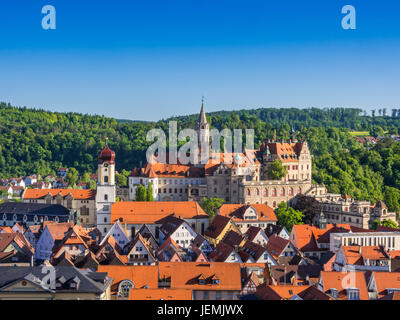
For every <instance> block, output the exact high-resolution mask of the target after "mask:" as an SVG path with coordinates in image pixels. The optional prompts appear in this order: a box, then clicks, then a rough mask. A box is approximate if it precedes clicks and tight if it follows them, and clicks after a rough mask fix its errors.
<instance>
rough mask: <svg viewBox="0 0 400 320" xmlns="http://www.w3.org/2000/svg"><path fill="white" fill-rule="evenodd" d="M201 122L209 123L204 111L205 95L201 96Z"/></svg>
mask: <svg viewBox="0 0 400 320" xmlns="http://www.w3.org/2000/svg"><path fill="white" fill-rule="evenodd" d="M199 123H207V118H206V113H205V112H204V96H203V97H202V98H201V111H200V116H199Z"/></svg>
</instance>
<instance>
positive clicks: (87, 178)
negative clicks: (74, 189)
mask: <svg viewBox="0 0 400 320" xmlns="http://www.w3.org/2000/svg"><path fill="white" fill-rule="evenodd" d="M82 182H85V183H87V184H89V183H90V174H89V173H87V172H85V173H84V174H83V177H82Z"/></svg>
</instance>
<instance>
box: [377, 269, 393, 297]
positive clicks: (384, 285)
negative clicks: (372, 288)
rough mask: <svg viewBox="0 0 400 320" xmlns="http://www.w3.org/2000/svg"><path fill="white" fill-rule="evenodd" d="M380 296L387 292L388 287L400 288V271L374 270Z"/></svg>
mask: <svg viewBox="0 0 400 320" xmlns="http://www.w3.org/2000/svg"><path fill="white" fill-rule="evenodd" d="M372 276H373V277H374V279H375V284H376V289H377V291H378V294H379V297H382V296H385V295H386V294H387V292H386V289H398V290H400V272H372Z"/></svg>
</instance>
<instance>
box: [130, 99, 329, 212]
mask: <svg viewBox="0 0 400 320" xmlns="http://www.w3.org/2000/svg"><path fill="white" fill-rule="evenodd" d="M196 131H197V133H198V137H199V146H201V145H202V144H204V143H208V144H209V143H210V126H209V124H208V121H207V117H206V114H205V111H204V105H203V104H202V106H201V111H200V115H199V119H198V122H197V124H196ZM226 157H231V159H232V160H233V161H224V159H225V158H226ZM277 159H278V160H279V161H280V162H281V163H282V164H283V166H284V167H285V168H286V172H287V174H286V176H284V177H282V178H281V179H279V180H272V179H271V178H270V177H269V174H268V172H269V168H270V166H271V163H272V162H273V161H275V160H277ZM229 162H231V163H229ZM311 169H312V158H311V154H310V150H309V147H308V144H307V142H306V141H305V142H298V141H296V140H291V141H288V142H283V141H280V142H276V141H265V142H264V143H263V144H262V145H261V147H260V148H259V149H258V150H246V152H245V153H232V154H222V153H221V154H210V159H209V161H208V162H207V163H205V164H202V165H190V164H189V165H181V164H168V163H159V162H156V163H153V164H150V163H147V164H146V166H145V167H143V168H135V169H133V171H132V174H131V176H130V178H129V197H130V199H131V200H135V196H136V188H137V186H138V185H139V184H142V185H144V186H145V187H147V186H148V185H149V184H150V183H151V184H152V187H153V197H154V199H155V201H200V200H201V199H202V198H203V197H209V198H211V197H217V198H222V199H224V200H225V202H226V203H247V204H257V203H264V204H267V205H269V206H271V207H273V208H276V207H277V205H278V204H279V203H280V202H282V201H285V202H287V201H289V200H290V199H292V198H293V197H295V196H296V195H298V194H308V195H317V194H318V195H322V194H324V193H326V189H325V188H324V187H323V186H316V185H313V184H312V183H311Z"/></svg>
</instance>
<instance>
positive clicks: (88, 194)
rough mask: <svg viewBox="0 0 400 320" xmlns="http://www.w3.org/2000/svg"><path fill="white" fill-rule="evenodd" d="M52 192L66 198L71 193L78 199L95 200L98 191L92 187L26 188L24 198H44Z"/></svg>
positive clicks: (53, 195)
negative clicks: (91, 188)
mask: <svg viewBox="0 0 400 320" xmlns="http://www.w3.org/2000/svg"><path fill="white" fill-rule="evenodd" d="M49 193H50V195H51V196H52V197H55V196H57V195H58V194H61V196H62V197H63V198H64V197H66V196H68V194H71V195H72V197H73V198H74V199H76V200H94V199H95V198H96V191H95V190H90V189H26V190H25V193H24V195H23V199H42V198H44V197H45V196H47V195H48V194H49Z"/></svg>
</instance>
